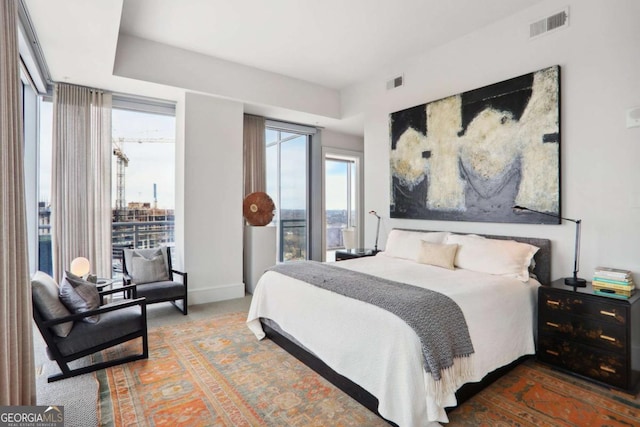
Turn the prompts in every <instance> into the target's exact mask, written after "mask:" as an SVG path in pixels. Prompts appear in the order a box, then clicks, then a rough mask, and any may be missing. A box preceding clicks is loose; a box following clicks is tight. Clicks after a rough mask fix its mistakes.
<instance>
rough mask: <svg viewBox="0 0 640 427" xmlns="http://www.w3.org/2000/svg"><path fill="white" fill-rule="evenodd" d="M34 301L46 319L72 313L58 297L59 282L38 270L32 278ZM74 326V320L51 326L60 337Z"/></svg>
mask: <svg viewBox="0 0 640 427" xmlns="http://www.w3.org/2000/svg"><path fill="white" fill-rule="evenodd" d="M31 296H32V298H33V303H34V305H35V307H36V309H37V310H38V312H40V315H41V316H42V317H43V319H44V320H53V319H59V318H61V317H65V316H69V315H71V312H70V311H69V310H68V309H67V307H65V306H64V304H62V302H61V301H60V299H59V297H58V284H57V283H56V281H55V280H53V277H51V276H49V275H48V274H47V273H43V272H42V271H37V272H36V273H35V274H34V275H33V277H32V278H31ZM71 328H73V322H65V323H60V324H59V325H54V326H52V327H51V329H52V330H53V333H55V334H56V335H58V336H59V337H66V336H67V335H69V332H70V331H71Z"/></svg>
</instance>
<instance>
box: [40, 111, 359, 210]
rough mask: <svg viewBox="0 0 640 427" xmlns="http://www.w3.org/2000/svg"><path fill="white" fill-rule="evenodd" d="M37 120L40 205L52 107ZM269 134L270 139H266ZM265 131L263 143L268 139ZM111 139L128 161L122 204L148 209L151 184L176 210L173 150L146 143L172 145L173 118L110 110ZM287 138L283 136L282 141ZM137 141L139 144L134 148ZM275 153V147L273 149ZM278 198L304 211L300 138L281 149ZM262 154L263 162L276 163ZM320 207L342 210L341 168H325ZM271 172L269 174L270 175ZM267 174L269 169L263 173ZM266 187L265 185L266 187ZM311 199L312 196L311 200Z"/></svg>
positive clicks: (47, 172)
mask: <svg viewBox="0 0 640 427" xmlns="http://www.w3.org/2000/svg"><path fill="white" fill-rule="evenodd" d="M40 111H41V120H40V135H41V136H40V143H41V148H40V196H39V200H40V201H45V202H50V201H51V143H52V103H51V102H41V110H40ZM270 132H271V133H270ZM272 133H274V132H273V131H270V130H267V142H269V140H270V139H273V135H272ZM112 135H113V138H114V140H115V141H118V144H119V145H120V148H121V149H122V151H123V152H124V153H125V154H126V156H127V157H128V158H129V166H128V167H126V168H125V200H126V203H129V202H143V203H144V202H146V203H151V204H153V184H154V183H155V184H156V186H157V198H158V207H159V208H161V209H174V208H175V144H174V143H167V142H145V141H149V140H164V141H170V142H174V140H175V118H174V117H170V116H162V115H157V114H147V113H139V112H132V111H127V110H119V109H113V112H112ZM286 136H287V134H284V136H283V138H284V137H286ZM139 141H141V142H139ZM272 148H273V149H275V147H272ZM282 154H283V162H282V166H281V168H282V178H281V194H282V208H283V209H304V207H305V205H306V194H305V193H306V190H305V189H306V180H305V178H304V177H305V174H306V165H307V161H306V160H305V158H306V148H305V138H304V137H302V136H300V137H298V138H295V139H293V140H290V141H288V142H287V143H285V144H283V153H282ZM274 155H275V152H273V150H272V151H269V148H267V158H268V159H269V158H270V157H271V160H272V161H273V160H275V157H274ZM325 165H326V170H325V177H326V186H325V198H326V199H325V203H326V208H327V210H342V209H346V197H347V196H346V194H347V190H346V186H347V180H346V166H345V163H343V162H335V161H327V162H326V163H325ZM116 168H117V161H116V157H115V156H114V157H112V177H113V178H112V185H111V187H112V203H111V204H112V206H114V207H115V204H116V197H117V194H116V191H117V188H116V187H117V185H116V184H117V178H116V171H117V169H116ZM272 172H273V171H272ZM267 173H269V169H268V170H267ZM269 181H270V182H269ZM268 182H269V184H271V185H269V188H268V189H267V192H268V193H270V194H272V193H275V190H274V187H273V183H274V182H275V178H274V177H273V175H271V178H270V179H268ZM312 197H313V195H312Z"/></svg>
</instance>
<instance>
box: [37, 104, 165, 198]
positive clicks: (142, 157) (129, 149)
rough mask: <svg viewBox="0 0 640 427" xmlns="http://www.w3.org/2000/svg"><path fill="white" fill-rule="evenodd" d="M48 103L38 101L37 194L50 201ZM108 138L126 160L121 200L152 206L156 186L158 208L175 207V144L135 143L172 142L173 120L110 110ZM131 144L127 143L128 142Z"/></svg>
mask: <svg viewBox="0 0 640 427" xmlns="http://www.w3.org/2000/svg"><path fill="white" fill-rule="evenodd" d="M52 108H53V106H52V103H51V102H41V109H40V114H41V120H40V144H41V146H40V195H39V200H40V201H45V202H50V201H51V146H52V122H53V114H52V111H53V110H52ZM112 135H113V137H114V138H115V139H116V140H118V141H119V140H120V138H124V140H123V141H122V142H120V147H121V149H122V151H123V152H124V153H125V154H126V155H127V157H128V158H129V166H128V167H127V168H126V169H125V200H126V203H129V202H148V203H151V204H153V184H154V183H155V184H156V186H157V198H158V207H159V208H161V209H174V208H175V184H174V183H175V144H173V143H166V142H164V143H162V142H153V143H149V142H137V141H140V140H142V141H144V140H145V139H146V140H148V139H154V140H157V139H163V140H167V141H170V142H174V141H175V118H174V117H170V116H161V115H157V114H146V113H138V112H132V111H125V110H118V109H113V112H112ZM131 140H133V142H127V141H131ZM116 164H117V162H116V158H115V156H114V157H113V158H112V162H111V165H112V177H113V179H112V184H111V188H112V203H111V204H112V206H115V203H116Z"/></svg>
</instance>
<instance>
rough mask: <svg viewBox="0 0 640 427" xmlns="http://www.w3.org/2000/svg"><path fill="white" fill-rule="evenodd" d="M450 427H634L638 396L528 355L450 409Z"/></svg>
mask: <svg viewBox="0 0 640 427" xmlns="http://www.w3.org/2000/svg"><path fill="white" fill-rule="evenodd" d="M449 421H450V425H452V426H522V427H528V426H531V427H547V426H548V427H565V426H575V427H599V426H602V427H604V426H607V427H614V426H627V427H629V426H639V425H640V399H639V397H638V396H632V395H629V394H626V393H623V392H618V391H612V390H609V389H608V388H606V387H601V386H599V385H596V384H593V383H591V382H588V381H585V380H582V379H579V378H575V377H573V376H570V375H567V374H564V373H561V372H558V371H555V370H553V369H552V368H549V367H547V366H545V365H542V364H540V363H538V362H536V361H535V360H533V359H529V360H527V361H526V362H524V363H522V364H520V365H518V366H517V367H516V368H514V369H513V370H512V371H510V372H509V373H507V374H506V375H505V376H503V377H501V378H500V379H498V380H497V381H496V382H495V383H493V384H492V385H490V386H489V387H487V388H486V389H484V390H483V391H481V392H480V393H478V394H476V395H475V396H474V397H473V398H471V399H470V400H468V401H467V402H465V403H464V404H463V405H461V406H460V407H459V408H456V409H455V410H453V411H452V412H450V413H449Z"/></svg>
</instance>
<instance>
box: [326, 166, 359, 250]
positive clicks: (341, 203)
mask: <svg viewBox="0 0 640 427" xmlns="http://www.w3.org/2000/svg"><path fill="white" fill-rule="evenodd" d="M356 184H357V176H356V162H355V161H354V160H347V159H339V158H327V159H326V160H325V185H324V188H325V211H326V212H325V215H326V224H327V229H326V233H327V235H326V244H327V251H331V250H336V249H342V248H345V247H347V248H349V249H350V248H354V247H356V246H357V244H356V237H355V230H354V231H353V237H352V239H351V240H352V241H351V242H345V241H344V239H343V237H344V235H343V233H342V231H343V230H344V229H347V228H349V229H354V228H355V227H357V226H358V222H357V198H356Z"/></svg>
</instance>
